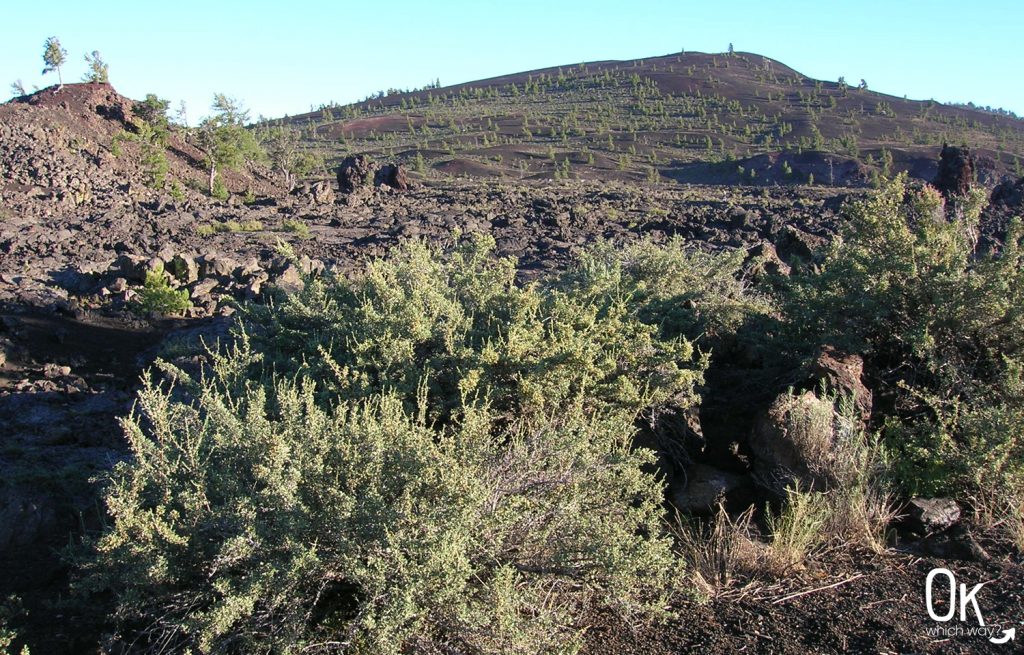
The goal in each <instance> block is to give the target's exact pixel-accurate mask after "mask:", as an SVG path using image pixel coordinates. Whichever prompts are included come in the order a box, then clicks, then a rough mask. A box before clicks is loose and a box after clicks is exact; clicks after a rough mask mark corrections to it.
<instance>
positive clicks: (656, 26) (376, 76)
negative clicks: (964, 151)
mask: <svg viewBox="0 0 1024 655" xmlns="http://www.w3.org/2000/svg"><path fill="white" fill-rule="evenodd" d="M2 13H3V23H2V25H3V26H2V28H0V83H2V84H3V86H0V100H3V99H6V98H7V97H8V96H9V95H10V92H9V91H8V90H7V85H8V84H10V83H11V82H13V81H15V80H17V79H20V80H22V82H23V83H24V86H25V88H26V89H28V90H29V91H31V90H32V88H33V87H34V86H39V87H41V88H42V87H45V86H49V85H51V84H55V83H56V75H54V74H50V75H46V76H43V75H41V74H40V71H41V70H42V68H43V63H42V52H43V42H44V41H45V40H46V37H48V36H57V37H58V38H59V39H60V41H61V43H62V44H63V46H64V48H65V49H66V50H67V51H68V63H67V64H65V66H64V70H63V74H64V79H65V81H77V80H79V79H80V78H81V77H82V75H83V74H84V73H85V70H86V64H85V62H84V60H83V57H84V55H85V54H86V53H87V52H91V51H93V50H99V51H100V53H101V55H102V56H103V59H105V60H106V62H107V63H108V64H109V66H110V81H111V83H112V84H113V85H114V87H115V88H116V89H117V90H118V91H119V92H120V93H122V94H123V95H126V96H129V97H132V98H142V97H144V96H145V95H146V94H147V93H156V94H157V95H159V96H161V97H163V98H168V99H170V100H171V101H172V103H173V105H174V106H177V105H178V103H179V101H184V102H185V103H186V107H187V110H188V117H189V121H190V122H194V121H195V120H196V119H198V118H200V117H201V116H203V115H205V114H206V113H207V112H208V111H209V105H210V102H211V100H212V97H213V94H214V93H226V94H227V95H229V96H232V97H235V98H237V99H239V100H241V101H242V102H243V103H244V104H245V105H246V106H247V107H248V108H249V109H250V111H251V115H252V117H253V118H256V117H258V116H260V115H263V116H266V117H279V116H283V115H285V114H298V113H302V112H306V111H309V110H310V109H311V108H313V107H319V106H321V105H322V104H326V103H330V102H338V103H346V102H350V101H354V100H360V99H362V98H365V97H366V96H368V95H369V94H371V93H374V92H375V91H378V90H381V89H387V88H390V87H394V88H411V87H421V86H423V85H425V84H427V83H429V82H431V81H433V80H434V79H440V81H441V83H442V85H448V84H457V83H460V82H469V81H473V80H477V79H482V78H487V77H494V76H497V75H502V74H507V73H515V72H520V71H525V70H532V69H536V68H545V67H549V66H559V65H568V64H574V63H579V62H582V61H599V60H606V59H634V58H643V57H653V56H659V55H665V54H670V53H675V52H679V50H680V49H684V48H685V49H686V50H687V51H703V52H723V51H725V50H726V49H727V48H728V46H729V44H730V43H732V44H734V47H735V48H736V50H737V51H746V52H754V53H757V54H760V55H765V56H768V57H771V58H773V59H777V60H779V61H781V62H783V63H784V64H786V65H788V66H791V67H793V68H795V69H796V70H798V71H800V72H801V73H803V74H804V75H807V76H810V77H813V78H818V79H825V80H836V79H838V78H839V77H840V76H844V77H845V78H846V79H847V80H848V81H851V83H856V82H857V81H859V80H861V79H864V80H866V81H867V83H868V85H869V87H870V88H871V89H872V90H875V91H882V92H885V93H890V94H893V95H897V96H904V95H906V96H908V97H909V98H912V99H929V98H933V99H935V100H939V101H941V102H949V101H953V102H967V101H973V102H974V103H975V104H978V105H991V106H994V107H1003V108H1006V109H1009V110H1011V111H1014V112H1016V113H1017V114H1018V115H1024V84H1021V79H1022V71H1024V44H1022V40H1024V2H1020V0H974V1H973V2H965V0H956V1H947V0H930V1H922V0H886V1H877V0H857V1H856V2H843V3H839V2H829V1H827V0H816V1H804V0H799V1H792V2H786V1H775V2H768V1H765V0H760V1H756V2H751V1H747V0H730V1H729V2H722V1H721V0H719V1H709V0H702V1H691V0H676V1H674V2H668V1H662V0H644V2H642V3H637V2H626V1H623V0H618V1H606V0H592V1H590V2H577V1H574V0H561V1H558V0H544V1H536V0H518V1H517V2H500V3H499V2H485V1H483V0H476V1H472V2H470V1H462V0H459V1H449V2H445V1H444V0H433V1H431V2H409V1H406V0H387V1H386V2H367V1H366V0H362V1H361V2H349V1H345V0H335V1H333V2H319V1H318V2H301V1H297V2H291V3H273V4H270V3H266V4H264V3H260V2H253V1H252V0H250V1H249V2H245V3H241V2H237V3H236V2H233V1H231V0H222V1H221V2H210V1H209V0H207V2H198V1H195V0H174V1H173V2H160V3H150V2H139V1H138V0H133V1H132V2H120V1H117V2H103V1H102V0H97V1H96V2H82V1H81V0H77V1H73V2H72V1H65V0H51V1H49V2H38V1H36V2H12V3H10V4H9V6H7V7H5V8H4V10H3V12H2Z"/></svg>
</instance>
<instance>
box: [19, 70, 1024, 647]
mask: <svg viewBox="0 0 1024 655" xmlns="http://www.w3.org/2000/svg"><path fill="white" fill-rule="evenodd" d="M75 86H76V87H96V88H87V89H81V88H77V89H74V94H70V95H65V96H60V95H52V96H46V95H45V93H46V92H43V94H44V95H40V96H38V98H37V100H36V101H35V103H34V104H33V103H32V102H23V103H13V104H8V105H4V106H0V119H2V120H0V163H2V165H3V171H4V175H3V180H2V185H3V186H2V187H0V490H2V494H0V597H6V596H8V595H11V594H14V595H17V596H19V597H20V598H21V599H22V602H23V604H24V607H25V608H26V609H27V614H24V615H22V616H21V617H20V618H18V619H16V620H15V621H13V623H14V625H15V626H16V627H19V626H20V627H21V628H22V633H23V635H24V636H25V637H26V638H27V639H28V640H29V641H30V642H31V643H32V645H33V649H34V650H33V652H38V653H51V652H53V653H60V652H67V653H74V652H90V650H92V651H94V650H95V641H94V638H95V635H94V634H92V632H90V630H89V627H88V626H87V625H82V624H81V623H78V622H77V621H78V619H77V618H76V617H74V616H64V615H63V614H62V611H63V610H62V609H61V606H60V603H59V600H60V598H61V597H63V596H65V595H66V593H67V584H68V567H67V565H66V564H65V563H64V562H63V561H62V559H61V557H60V554H59V551H60V549H61V548H62V547H63V546H66V545H67V544H68V543H69V540H74V539H77V538H79V537H80V536H81V535H82V534H83V531H85V532H88V531H89V530H93V529H95V528H96V527H98V526H99V525H101V524H102V521H103V510H102V508H101V507H100V506H99V504H98V502H97V487H96V482H95V478H96V476H97V475H99V474H101V473H102V472H103V471H105V470H107V469H108V468H109V467H110V466H112V465H113V463H115V462H116V461H118V460H119V459H120V458H122V457H123V456H124V453H125V447H124V444H123V441H122V439H121V436H120V430H119V426H118V423H117V417H118V416H122V415H124V414H125V413H127V412H128V411H130V409H131V406H132V398H133V391H134V389H135V388H136V386H137V381H138V379H139V376H140V375H141V374H142V372H143V370H144V369H145V367H146V366H147V365H148V364H149V363H150V362H152V360H153V359H154V358H155V357H156V356H158V355H163V356H171V357H173V356H174V353H175V350H176V348H177V347H178V344H180V343H183V342H185V341H188V340H191V339H194V338H195V337H196V336H197V335H199V334H201V335H203V336H205V337H208V338H216V336H217V335H219V334H223V333H224V331H225V330H226V327H227V325H228V323H229V322H230V318H229V317H230V315H231V314H232V313H233V312H234V309H235V307H236V304H237V303H239V302H261V301H262V300H263V299H264V298H266V297H267V294H268V293H273V291H272V290H273V289H274V288H278V289H283V290H290V289H294V288H297V287H299V286H301V285H302V284H304V280H305V279H307V277H308V276H310V275H314V276H315V275H320V274H323V273H324V272H325V271H329V270H335V271H339V272H344V271H346V270H348V269H350V268H351V267H353V266H355V265H358V264H359V263H360V262H362V261H365V260H367V259H370V258H373V257H378V256H383V255H385V254H386V253H387V252H388V250H389V249H390V248H391V247H392V246H394V245H395V244H396V243H398V242H399V241H401V240H402V239H408V238H422V239H427V240H430V241H435V242H439V243H446V242H451V241H452V240H453V239H455V238H457V236H458V235H459V234H475V233H486V234H490V235H492V236H493V237H494V239H495V240H496V243H497V246H498V251H499V253H500V254H503V255H512V256H515V257H517V258H518V259H519V261H520V265H521V275H522V277H523V279H524V280H528V279H533V278H536V277H538V276H539V275H541V274H543V273H544V272H545V271H549V270H555V269H558V268H560V267H563V266H565V264H566V263H567V262H569V261H570V259H571V258H572V257H573V256H574V254H575V253H576V252H578V251H579V250H580V249H581V248H585V247H586V246H587V245H588V244H591V243H593V242H594V241H596V240H599V239H609V240H612V241H615V242H621V241H624V240H629V239H635V238H638V237H641V236H648V237H650V238H652V239H654V240H656V241H660V240H664V239H668V238H671V237H673V236H677V235H678V236H680V237H682V238H685V239H686V240H687V241H688V242H690V243H691V244H692V245H693V246H694V247H696V248H706V249H723V248H745V249H747V250H748V251H749V252H750V254H751V257H754V256H757V257H759V258H760V260H759V261H761V262H762V263H763V264H764V263H767V265H769V266H772V267H773V269H774V270H775V271H778V272H785V271H788V270H790V269H791V268H792V267H796V266H806V265H812V264H813V260H814V257H815V253H816V251H819V250H820V249H821V247H822V246H824V245H825V244H826V243H827V242H828V240H829V238H830V237H831V236H832V235H833V234H834V233H835V230H836V229H837V227H838V224H839V220H840V219H839V212H840V208H841V206H842V204H843V203H844V202H845V201H846V200H848V199H849V198H851V197H856V196H859V195H861V194H864V193H866V191H864V190H855V189H841V188H820V187H815V188H807V187H729V188H723V187H721V186H715V187H701V186H691V185H674V184H672V185H654V186H646V187H641V186H634V185H628V184H606V183H599V182H571V181H569V182H562V183H543V184H528V183H504V182H485V181H464V182H451V183H445V184H443V185H440V184H436V185H435V184H423V183H414V184H410V183H409V181H408V179H407V178H406V177H405V175H404V173H403V172H402V171H400V170H394V169H392V170H387V169H385V170H383V171H377V182H378V183H377V184H360V182H361V181H362V180H363V179H365V176H361V175H354V176H349V177H346V176H345V175H342V176H340V179H339V180H338V181H335V180H326V181H312V182H309V183H306V184H303V185H300V186H299V187H297V188H296V189H294V190H293V191H292V192H291V193H285V192H284V191H283V190H282V189H281V188H279V187H276V186H275V185H274V184H273V183H272V181H271V179H270V177H269V176H268V177H265V172H263V171H260V170H251V171H247V172H246V173H245V174H244V175H239V176H238V177H236V178H233V179H231V180H229V181H230V182H231V184H230V186H231V187H232V190H233V191H234V193H233V194H232V196H231V198H230V199H229V200H227V201H216V200H212V199H210V198H208V197H207V196H206V195H204V194H202V193H200V192H198V191H196V190H195V189H193V188H191V187H189V188H186V189H185V192H184V193H183V194H180V195H179V196H178V197H174V196H171V195H168V194H166V193H163V192H157V191H154V190H152V189H150V188H149V187H147V186H146V185H145V184H144V183H142V181H141V178H140V175H139V172H138V163H139V160H138V153H132V152H130V151H128V152H127V153H126V154H122V155H120V156H114V155H113V154H112V153H111V152H110V149H109V143H110V140H111V139H112V137H113V135H114V134H116V133H118V132H119V131H121V130H123V129H125V126H126V125H129V124H130V121H128V120H127V117H130V115H131V104H130V102H131V101H126V100H125V99H123V98H120V97H119V96H116V94H114V95H112V92H111V91H110V90H109V87H104V86H103V85H75ZM83 126H84V127H83ZM174 147H176V148H177V152H178V154H177V155H175V156H174V157H172V161H171V164H172V170H175V171H178V174H179V176H180V178H181V179H190V178H189V176H194V177H196V178H197V179H201V176H202V171H201V170H197V169H196V168H195V165H196V162H195V161H194V160H195V159H196V157H197V155H196V153H194V152H190V151H189V148H188V145H187V144H185V143H184V142H181V143H178V144H177V145H176V146H174ZM348 165H349V166H350V167H353V166H354V167H373V165H372V164H371V163H370V162H367V161H355V160H353V161H351V162H349V163H348ZM951 183H954V184H955V183H956V180H954V181H953V182H951ZM997 191H998V193H997V194H995V196H994V200H996V201H997V202H996V204H995V205H994V207H995V209H994V210H993V213H992V216H993V218H992V220H991V221H990V222H991V223H992V224H993V225H997V226H998V225H1005V222H1006V218H1007V217H1008V216H1009V215H1011V214H1012V213H1014V212H1016V211H1018V208H1019V205H1020V202H1021V200H1020V198H1021V193H1020V183H1016V186H1015V185H1012V184H1011V185H1004V186H1003V187H1001V190H997ZM243 195H248V196H249V198H248V200H249V202H244V201H242V200H241V198H242V197H243ZM282 244H287V246H290V249H291V250H292V251H293V252H294V257H292V256H285V254H284V252H285V251H284V249H282ZM160 269H163V270H165V271H166V275H167V277H166V279H167V280H168V283H169V285H170V286H171V287H174V288H177V289H183V290H187V292H188V296H189V298H190V300H191V303H192V307H191V308H190V309H188V310H187V311H186V312H185V313H184V315H183V316H180V317H179V316H164V315H160V314H153V313H145V312H141V311H140V310H139V308H138V306H137V305H136V304H135V301H136V300H137V299H138V297H139V294H140V292H141V291H142V289H143V283H144V281H145V278H146V273H147V272H152V271H157V270H160ZM823 357H824V360H823V361H824V363H823V364H822V365H821V367H820V370H819V371H818V372H817V373H816V375H818V377H821V376H823V375H833V374H835V375H844V373H843V371H846V373H845V375H847V376H848V375H849V370H850V367H854V368H855V367H856V362H851V361H845V360H837V359H835V358H833V360H832V361H829V360H828V357H829V356H828V354H827V353H826V354H824V355H823ZM856 378H857V376H856V375H855V376H854V380H853V381H852V382H850V384H856V383H857V380H856ZM809 379H810V378H809ZM815 379H817V378H815ZM768 400H770V398H769V399H768ZM715 411H718V412H719V415H721V412H722V409H721V408H718V409H717V410H714V409H712V410H711V413H712V415H711V416H709V417H708V418H709V421H708V425H707V426H706V428H705V430H706V431H707V430H711V431H713V430H714V429H715V426H714V416H713V414H714V412H715ZM749 418H750V417H748V419H749ZM750 420H752V419H750ZM705 472H706V473H707V476H705V478H710V482H709V483H708V489H710V491H711V493H712V494H718V493H719V492H721V491H722V484H723V483H722V482H721V480H720V474H721V473H722V472H721V471H720V470H718V469H716V468H714V467H711V468H709V469H708V470H707V471H705ZM691 473H693V471H691ZM716 476H719V478H716ZM698 477H699V476H698ZM690 479H691V483H690V484H693V482H692V480H693V479H697V477H695V476H691V478H690ZM727 484H728V483H727ZM683 491H684V492H685V491H686V489H685V488H684V489H683ZM678 492H679V490H678V489H676V493H678ZM683 495H684V496H685V495H686V494H685V493H684V494H683ZM680 504H684V503H680ZM698 504H700V503H698ZM698 509H699V508H698ZM931 509H932V508H929V511H931ZM936 512H937V514H938V515H940V516H939V518H938V519H936V518H934V517H932V516H931V514H929V517H930V518H928V519H927V520H928V521H933V520H942V516H944V515H943V513H942V511H941V508H939V509H938V510H936ZM933 513H934V512H933ZM952 523H957V521H956V520H954V521H952ZM952 523H951V525H952ZM960 523H961V524H962V522H960ZM948 527H949V526H948V525H946V526H943V528H948ZM957 530H960V532H955V531H954V532H953V533H950V534H952V535H953V536H949V537H945V538H943V539H938V540H936V539H931V540H922V541H920V542H919V543H912V544H909V545H907V546H906V547H905V548H903V549H901V550H893V551H891V552H889V553H887V554H885V555H884V556H878V555H875V554H869V553H853V554H850V553H847V552H845V551H841V550H837V551H836V552H835V553H833V554H832V555H831V556H830V557H831V563H830V564H829V566H828V567H827V568H822V569H821V570H820V571H809V572H805V573H804V574H801V575H800V576H794V577H793V578H792V579H789V580H785V581H781V582H780V581H777V580H776V581H771V582H764V583H759V584H755V585H751V586H743V587H738V588H734V589H730V590H729V591H728V593H726V594H724V595H722V596H721V597H718V598H714V599H712V600H711V601H709V602H707V603H695V602H694V601H692V600H685V599H680V600H678V601H677V603H678V608H677V609H678V610H679V611H678V613H677V618H675V619H673V620H672V621H670V622H669V623H668V624H667V625H663V626H659V627H650V626H624V625H619V624H615V623H611V622H609V623H607V624H603V625H602V627H601V628H600V629H597V630H594V631H592V632H591V633H590V634H588V635H587V636H586V639H587V642H588V648H587V652H593V653H606V652H635V653H669V652H685V651H693V652H714V653H717V652H721V653H726V652H764V653H804V652H935V653H938V652H1011V651H1012V646H1010V647H1009V648H1007V647H999V646H995V645H991V644H989V643H988V642H987V641H986V640H985V639H984V638H981V637H971V636H959V637H956V636H955V637H951V638H946V637H933V636H930V635H929V633H928V628H929V627H933V626H934V625H935V624H934V622H931V621H930V620H929V619H928V616H927V614H926V612H925V608H924V603H923V593H924V586H923V585H924V577H925V575H926V574H927V572H928V571H929V570H930V569H931V568H933V567H935V566H939V565H942V566H946V567H948V568H950V569H952V570H953V571H954V572H956V573H957V575H958V576H962V579H963V581H965V582H968V581H973V582H972V584H974V583H978V582H983V581H985V580H991V581H992V582H991V584H990V585H989V586H988V588H987V590H986V592H985V593H986V594H987V595H983V596H982V604H983V606H984V610H985V612H986V617H988V618H989V619H990V622H992V623H1001V624H1003V625H1005V626H1007V627H1008V626H1010V625H1012V624H1014V622H1020V621H1021V619H1022V618H1024V596H1022V593H1024V573H1022V569H1021V567H1020V562H1019V561H1015V560H1014V559H1013V556H1012V555H1011V554H1010V553H1009V551H1007V550H1006V549H1005V548H1003V546H1002V545H1001V544H999V543H997V542H992V541H990V540H986V536H985V535H977V536H976V537H975V536H974V535H972V534H970V532H969V530H968V529H967V528H965V527H963V526H962V525H961V527H960V528H957ZM975 546H976V548H975ZM834 583H841V584H838V585H837V586H834V587H831V588H825V587H828V585H832V584H834ZM811 590H814V591H813V593H809V594H806V595H801V596H794V597H791V598H790V597H789V596H791V595H792V594H797V593H800V592H803V591H811ZM55 617H56V620H55ZM1000 648H1002V649H1003V650H1000Z"/></svg>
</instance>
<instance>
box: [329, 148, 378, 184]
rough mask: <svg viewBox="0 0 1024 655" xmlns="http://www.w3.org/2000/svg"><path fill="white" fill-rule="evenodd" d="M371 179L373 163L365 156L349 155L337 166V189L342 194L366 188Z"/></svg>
mask: <svg viewBox="0 0 1024 655" xmlns="http://www.w3.org/2000/svg"><path fill="white" fill-rule="evenodd" d="M373 177H374V175H373V161H372V160H371V159H370V158H369V157H368V156H366V155H349V156H348V157H345V159H343V160H342V162H341V165H340V166H338V188H339V189H340V190H341V192H342V193H352V192H353V191H355V190H356V189H358V188H360V187H363V186H366V184H367V182H368V181H370V180H372V179H373Z"/></svg>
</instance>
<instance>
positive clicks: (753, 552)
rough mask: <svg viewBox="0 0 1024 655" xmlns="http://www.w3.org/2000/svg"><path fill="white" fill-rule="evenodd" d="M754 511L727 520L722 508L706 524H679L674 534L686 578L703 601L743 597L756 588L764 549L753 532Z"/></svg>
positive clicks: (681, 522) (675, 527)
mask: <svg viewBox="0 0 1024 655" xmlns="http://www.w3.org/2000/svg"><path fill="white" fill-rule="evenodd" d="M753 511H754V508H753V507H751V508H749V509H748V510H747V511H745V512H743V513H742V514H740V515H739V516H738V517H736V518H735V519H734V518H732V517H730V516H729V515H728V514H727V513H726V511H725V509H724V508H723V507H722V506H719V508H718V513H717V515H716V516H715V517H714V518H713V519H712V520H711V521H710V522H707V523H704V522H687V521H685V520H678V521H677V522H676V525H675V526H674V529H673V532H674V533H675V537H676V544H677V547H678V549H679V555H680V557H681V559H682V560H683V562H684V563H685V565H686V578H687V580H688V582H689V586H690V587H691V588H692V589H693V590H694V591H695V595H696V596H697V597H698V598H700V599H703V600H711V599H715V598H722V597H723V596H729V595H731V594H736V593H739V594H742V593H744V592H745V591H748V590H750V588H751V587H752V586H754V585H756V578H757V575H758V574H759V573H760V572H761V571H762V570H763V569H764V562H765V558H766V556H767V548H766V547H765V545H764V544H763V543H761V542H760V541H758V540H757V538H756V537H755V535H754V531H753V529H752V520H753V519H752V517H753Z"/></svg>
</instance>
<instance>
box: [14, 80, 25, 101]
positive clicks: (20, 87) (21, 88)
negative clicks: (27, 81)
mask: <svg viewBox="0 0 1024 655" xmlns="http://www.w3.org/2000/svg"><path fill="white" fill-rule="evenodd" d="M11 95H13V96H15V97H21V96H23V95H26V93H25V85H24V84H22V82H21V80H14V81H13V82H11Z"/></svg>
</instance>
